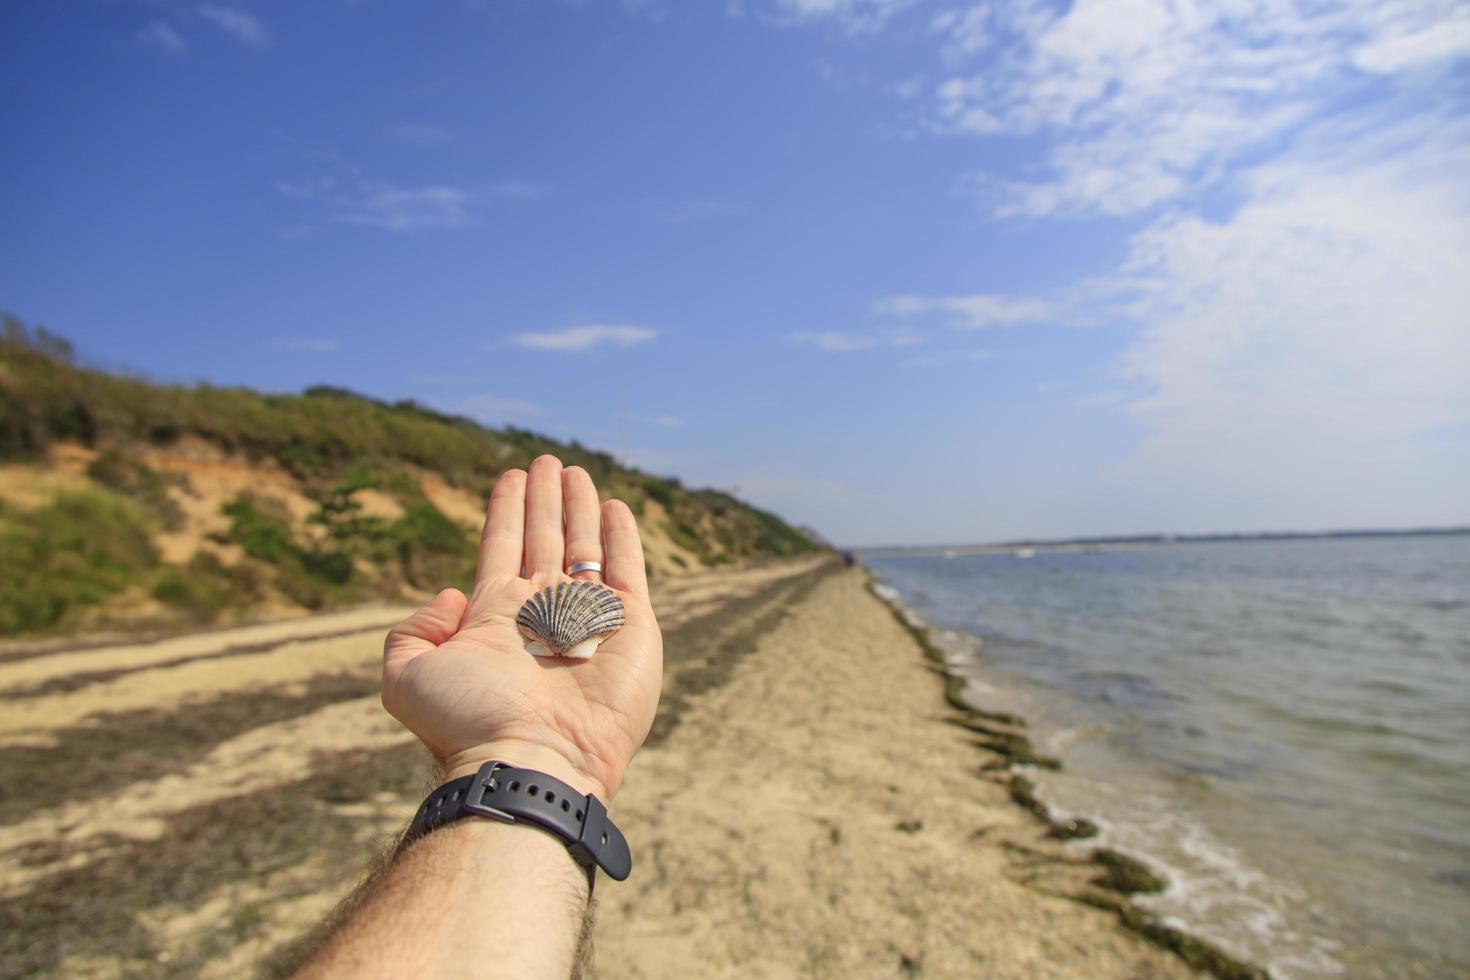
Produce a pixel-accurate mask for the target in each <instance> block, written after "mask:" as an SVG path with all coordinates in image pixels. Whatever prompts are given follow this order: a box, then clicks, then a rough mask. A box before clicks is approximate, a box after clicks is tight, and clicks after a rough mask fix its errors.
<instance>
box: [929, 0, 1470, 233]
mask: <svg viewBox="0 0 1470 980" xmlns="http://www.w3.org/2000/svg"><path fill="white" fill-rule="evenodd" d="M935 26H936V28H937V29H938V30H939V31H940V33H941V34H942V35H944V36H945V37H946V38H947V40H948V51H949V57H950V60H951V61H954V60H956V59H963V58H964V56H966V55H971V54H975V53H979V52H985V53H986V54H987V55H991V56H992V59H993V63H992V64H988V65H987V66H986V67H985V69H984V70H983V71H979V72H976V73H974V74H964V73H960V74H954V75H952V77H950V78H949V79H947V80H946V81H945V82H943V83H942V84H941V85H940V86H939V87H938V90H937V102H936V105H935V109H936V114H937V121H938V125H939V127H940V128H941V129H942V130H946V131H951V132H962V133H980V134H1009V135H1030V134H1042V135H1044V136H1047V137H1050V139H1051V149H1050V150H1049V151H1048V154H1047V158H1046V167H1047V169H1048V170H1050V171H1051V174H1052V175H1051V176H1050V177H1049V178H1045V179H1041V180H1029V179H1027V180H1017V179H1012V178H1008V177H1002V176H998V175H996V174H995V173H993V172H990V171H980V172H975V173H972V174H970V175H968V176H967V177H966V178H965V179H964V180H963V181H962V182H961V183H960V185H959V186H960V188H961V190H962V191H963V192H964V193H967V194H972V195H975V196H976V197H977V198H979V199H980V200H981V201H982V203H984V204H985V205H986V206H987V207H989V208H991V209H992V210H994V211H995V212H997V213H998V214H1001V215H1006V214H1024V215H1049V214H1071V213H1084V214H1085V213H1102V214H1127V213H1130V212H1135V211H1139V210H1141V209H1144V208H1149V207H1152V206H1155V205H1158V204H1161V203H1163V202H1166V201H1170V200H1173V199H1176V198H1179V197H1180V196H1181V195H1184V194H1187V193H1190V192H1192V191H1195V190H1198V189H1201V188H1205V187H1209V186H1212V185H1215V184H1217V183H1218V182H1219V181H1220V180H1222V179H1223V178H1225V177H1226V176H1228V173H1229V168H1230V166H1231V165H1232V164H1235V163H1238V162H1240V161H1241V160H1243V159H1245V158H1246V157H1247V156H1248V155H1249V154H1251V153H1253V152H1257V151H1259V150H1261V149H1263V148H1267V147H1269V146H1270V145H1271V144H1272V143H1273V142H1274V141H1276V140H1278V139H1280V138H1282V137H1284V136H1286V135H1288V134H1290V133H1292V132H1294V131H1295V130H1296V129H1297V128H1298V127H1300V126H1301V125H1303V124H1304V123H1305V122H1307V121H1308V120H1310V119H1311V118H1313V117H1314V116H1316V115H1317V114H1319V113H1320V112H1321V111H1322V110H1323V109H1324V108H1325V107H1326V106H1328V105H1329V103H1332V102H1333V101H1335V100H1336V101H1340V100H1341V99H1342V97H1343V95H1344V93H1345V92H1351V91H1353V90H1354V87H1355V86H1357V87H1359V88H1361V87H1362V84H1364V83H1365V82H1366V76H1367V74H1369V73H1380V74H1388V73H1397V72H1406V71H1409V70H1414V69H1422V68H1426V67H1429V66H1432V65H1434V64H1436V63H1440V64H1442V63H1446V62H1447V61H1448V59H1451V58H1455V57H1464V56H1465V55H1466V54H1467V53H1470V18H1467V17H1466V15H1465V12H1464V7H1463V5H1461V4H1458V3H1456V0H1426V2H1422V3H1382V4H1374V3H1364V4H1349V5H1342V6H1329V5H1319V4H1311V3H1305V2H1290V0H1288V2H1281V3H1247V4H1244V5H1237V6H1228V5H1225V6H1222V5H1205V6H1195V5H1172V4H1165V3H1162V2H1159V0H1078V2H1076V3H1074V4H1072V5H1071V6H1070V7H1067V8H1065V10H1064V11H1057V10H1054V9H1051V8H1045V7H1042V6H1041V5H1039V4H1036V3H1019V4H1014V5H1006V6H998V5H992V4H988V3H986V4H977V5H974V6H972V7H970V8H968V9H966V10H956V11H953V12H951V13H949V14H945V15H942V16H941V17H940V18H939V19H937V20H936V21H935Z"/></svg>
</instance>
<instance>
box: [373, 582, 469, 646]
mask: <svg viewBox="0 0 1470 980" xmlns="http://www.w3.org/2000/svg"><path fill="white" fill-rule="evenodd" d="M467 605H469V600H468V599H466V598H465V596H464V593H463V592H461V591H459V590H458V589H445V590H444V591H443V592H440V593H439V594H438V595H436V596H435V597H434V598H432V599H430V600H429V601H428V602H427V603H426V604H424V605H423V606H422V607H421V608H420V609H419V611H418V612H416V613H414V614H413V615H412V616H410V617H408V618H407V619H405V620H404V621H403V622H401V623H399V624H398V625H397V626H395V627H393V629H392V630H391V631H390V632H389V633H388V639H387V641H386V642H384V644H383V659H384V661H385V662H396V661H403V660H409V659H412V658H413V657H415V656H417V655H418V654H420V653H423V652H424V651H425V650H432V649H434V648H435V647H437V646H438V645H439V644H441V643H443V642H445V641H446V640H448V639H449V638H450V637H452V636H454V634H455V633H458V632H459V621H460V619H461V618H462V617H463V616H464V611H465V607H466V606H467Z"/></svg>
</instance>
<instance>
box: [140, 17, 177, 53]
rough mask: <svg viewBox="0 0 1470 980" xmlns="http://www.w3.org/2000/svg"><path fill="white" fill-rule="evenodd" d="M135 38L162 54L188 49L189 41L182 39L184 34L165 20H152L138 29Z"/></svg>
mask: <svg viewBox="0 0 1470 980" xmlns="http://www.w3.org/2000/svg"><path fill="white" fill-rule="evenodd" d="M137 38H138V41H139V42H140V43H142V44H145V45H147V46H148V47H150V48H156V49H157V50H159V51H162V52H163V53H164V54H173V55H179V54H186V53H187V52H188V50H189V43H188V42H187V41H185V40H184V36H183V35H182V34H180V33H179V32H178V29H177V28H175V27H174V26H173V25H172V24H170V23H169V22H168V21H166V20H155V21H153V22H152V23H151V24H149V25H148V26H147V27H145V28H143V29H142V30H140V31H138V34H137Z"/></svg>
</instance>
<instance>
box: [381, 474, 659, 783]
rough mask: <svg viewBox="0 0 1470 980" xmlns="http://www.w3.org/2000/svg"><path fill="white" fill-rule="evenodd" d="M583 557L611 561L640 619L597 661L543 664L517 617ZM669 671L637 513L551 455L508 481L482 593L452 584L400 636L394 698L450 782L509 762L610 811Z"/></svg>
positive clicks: (487, 538)
mask: <svg viewBox="0 0 1470 980" xmlns="http://www.w3.org/2000/svg"><path fill="white" fill-rule="evenodd" d="M563 515H565V517H564V516H563ZM563 528H565V530H564V529H563ZM574 561H600V562H602V563H603V565H604V567H605V570H606V571H605V582H604V584H606V585H607V586H608V587H609V588H611V589H612V590H613V591H615V592H616V593H617V594H618V596H619V598H621V599H622V600H623V606H624V609H625V614H626V622H625V623H624V625H623V627H622V629H620V630H618V631H617V632H616V633H614V634H613V635H612V636H610V637H608V638H607V639H606V640H605V641H603V643H602V645H601V646H599V647H598V648H597V652H596V653H594V654H593V655H592V659H590V660H567V659H562V658H543V657H536V656H533V655H532V654H530V653H529V652H527V650H526V641H525V639H524V638H523V637H522V636H521V634H520V632H519V631H518V630H517V629H516V625H515V619H516V613H517V612H519V611H520V608H521V605H522V603H524V602H525V601H526V600H527V599H528V598H530V597H531V595H533V594H534V593H536V592H539V591H540V590H542V589H544V588H546V587H547V586H548V585H552V584H554V583H556V582H561V581H566V580H567V576H566V575H565V574H564V572H563V570H564V569H565V568H567V567H569V566H570V565H571V563H572V562H574ZM577 577H578V578H591V579H598V578H599V576H598V574H597V573H596V572H579V573H577ZM662 676H663V637H662V635H661V634H660V633H659V628H658V623H657V622H656V621H655V620H654V617H653V608H652V607H651V606H650V605H649V601H648V580H647V576H646V573H645V571H644V566H643V546H642V544H641V542H640V541H639V539H638V524H637V521H636V520H635V519H634V517H633V513H632V511H630V510H629V509H628V506H627V505H626V504H624V503H623V502H622V501H619V500H609V501H608V502H607V503H606V504H602V505H600V506H599V504H598V498H597V488H596V487H594V486H593V484H592V478H591V477H590V476H588V474H587V471H586V470H583V469H582V468H580V467H576V466H572V467H568V468H566V469H563V468H562V465H561V461H560V460H558V459H557V458H556V457H555V456H542V457H540V458H538V459H537V460H536V461H535V462H534V463H532V464H531V467H530V474H529V476H528V475H527V474H526V473H525V472H524V471H522V470H508V471H506V472H505V473H504V474H502V475H501V477H500V479H499V480H498V481H497V482H496V484H495V489H494V491H493V492H492V493H491V495H490V508H489V512H488V514H487V516H486V518H485V530H484V534H483V535H482V537H481V541H480V562H479V569H478V570H477V571H476V573H475V587H474V590H473V592H472V593H471V595H470V597H469V598H468V599H467V598H465V595H464V593H462V592H460V591H459V590H458V589H445V590H444V591H443V592H440V593H439V594H438V595H437V596H435V597H434V599H433V600H431V601H430V602H429V603H428V605H426V606H424V607H423V608H422V609H420V610H419V611H418V612H416V613H414V614H413V615H412V616H410V617H409V618H408V619H407V620H405V621H404V622H403V623H401V624H400V625H399V626H397V627H396V628H395V629H394V630H393V631H392V632H390V633H389V634H388V639H387V642H386V643H385V644H384V647H383V683H382V697H383V706H384V707H385V708H387V709H388V711H389V712H390V713H391V714H392V715H393V716H394V717H395V718H397V719H398V720H399V721H401V722H403V724H404V725H405V726H407V727H408V729H409V730H410V731H412V732H413V733H414V734H415V735H417V736H418V737H419V739H420V740H422V741H423V743H424V745H426V746H427V747H428V749H429V751H430V752H432V753H433V754H434V757H435V759H437V760H438V761H439V764H440V766H441V767H442V768H443V770H444V776H445V778H446V779H452V778H455V777H458V776H462V775H466V774H468V773H472V772H474V771H475V770H476V769H478V768H479V767H480V765H481V764H482V763H484V762H486V761H488V760H490V759H503V760H505V761H506V762H509V763H512V764H514V765H517V766H521V767H524V768H529V769H539V770H541V771H543V772H547V773H550V774H551V775H553V776H556V777H557V778H558V779H562V780H564V781H565V782H567V783H570V784H571V785H572V786H573V787H575V788H576V789H577V790H578V791H580V792H583V793H594V794H596V795H597V796H598V797H599V798H600V799H601V800H602V801H603V802H604V803H606V802H609V801H610V800H611V798H612V795H613V794H614V793H615V792H617V788H618V784H619V783H620V782H621V781H622V778H623V772H624V770H625V769H626V768H627V766H628V763H629V761H630V760H631V759H632V758H633V754H634V753H635V752H637V751H638V747H639V746H640V745H642V744H643V739H644V738H645V737H646V736H647V735H648V729H649V726H650V725H652V724H653V713H654V709H655V708H656V707H657V706H658V695H659V687H660V683H661V680H662Z"/></svg>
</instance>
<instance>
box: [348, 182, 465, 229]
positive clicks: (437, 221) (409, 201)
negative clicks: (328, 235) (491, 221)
mask: <svg viewBox="0 0 1470 980" xmlns="http://www.w3.org/2000/svg"><path fill="white" fill-rule="evenodd" d="M336 203H337V214H336V217H337V220H339V221H344V222H346V223H348V224H354V225H366V226H368V227H371V228H384V229H387V230H388V231H418V230H421V229H424V228H463V227H465V226H466V225H471V224H473V223H474V220H475V217H474V204H475V198H474V195H473V194H471V193H470V192H469V191H467V190H465V189H464V188H463V187H454V186H451V185H448V184H428V185H425V186H422V187H398V186H396V185H393V184H389V183H387V182H385V181H370V182H363V183H362V184H361V185H359V187H358V188H357V190H356V191H355V192H354V193H352V194H349V195H343V196H341V197H339V198H338V199H337V202H336Z"/></svg>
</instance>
